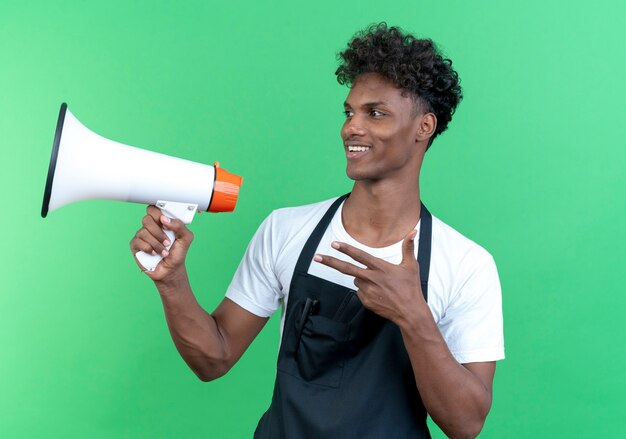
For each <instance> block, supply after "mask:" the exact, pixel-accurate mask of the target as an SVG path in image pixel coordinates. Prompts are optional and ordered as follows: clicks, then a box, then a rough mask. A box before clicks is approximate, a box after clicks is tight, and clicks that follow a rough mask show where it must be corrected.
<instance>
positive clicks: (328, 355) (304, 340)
mask: <svg viewBox="0 0 626 439" xmlns="http://www.w3.org/2000/svg"><path fill="white" fill-rule="evenodd" d="M349 333H350V331H349V326H348V324H347V323H342V322H336V321H333V320H331V319H329V318H328V317H324V316H320V315H310V316H308V318H307V320H306V323H305V324H304V326H303V327H302V332H301V334H300V337H299V338H300V340H299V343H298V345H297V346H295V352H293V354H294V357H295V358H294V357H292V358H290V359H288V358H284V359H283V360H284V361H279V362H278V369H279V370H282V371H283V372H286V373H288V374H290V375H294V376H296V377H298V378H301V379H302V380H304V381H306V382H307V383H311V384H317V385H321V386H328V387H339V385H340V384H341V376H342V374H343V365H344V361H345V352H346V343H347V340H348V336H349ZM294 360H295V366H296V367H295V368H294V367H289V366H292V365H294Z"/></svg>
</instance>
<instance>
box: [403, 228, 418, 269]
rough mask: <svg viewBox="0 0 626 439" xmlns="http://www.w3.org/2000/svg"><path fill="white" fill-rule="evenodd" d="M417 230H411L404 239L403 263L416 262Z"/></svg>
mask: <svg viewBox="0 0 626 439" xmlns="http://www.w3.org/2000/svg"><path fill="white" fill-rule="evenodd" d="M416 235H417V230H411V231H410V232H409V234H408V235H406V237H405V238H404V241H402V265H406V264H415V263H416V262H417V261H416V260H415V236H416Z"/></svg>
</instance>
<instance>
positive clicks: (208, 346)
mask: <svg viewBox="0 0 626 439" xmlns="http://www.w3.org/2000/svg"><path fill="white" fill-rule="evenodd" d="M168 220H169V218H166V217H164V216H162V215H161V211H160V210H159V209H157V208H156V207H154V206H149V207H148V209H147V215H146V216H145V217H144V218H143V220H142V225H143V227H142V228H141V229H139V231H138V232H137V233H136V234H135V236H134V237H133V239H132V240H131V241H130V247H131V250H132V252H133V255H134V254H135V253H137V252H138V251H140V250H142V251H145V252H147V253H152V252H154V254H156V253H157V252H158V253H160V254H161V255H162V256H164V259H163V260H162V261H161V263H159V265H158V266H157V268H156V270H155V271H154V272H145V273H146V275H148V276H149V277H150V278H151V279H152V280H153V281H154V284H155V285H156V287H157V289H158V291H159V295H160V297H161V301H162V302H163V309H164V311H165V319H166V321H167V326H168V328H169V330H170V334H171V336H172V340H173V341H174V344H175V345H176V349H178V352H179V353H180V355H181V356H182V357H183V359H184V360H185V362H186V363H187V364H188V365H189V367H190V368H191V369H192V370H193V371H194V373H195V374H196V375H197V376H198V378H200V379H201V380H202V381H211V380H214V379H216V378H219V377H220V376H222V375H224V374H225V373H226V372H228V371H229V370H230V368H231V367H232V366H233V365H234V364H235V363H236V362H237V360H239V358H240V357H241V356H242V355H243V353H244V352H245V350H246V349H247V348H248V346H249V345H250V343H252V340H254V338H255V337H256V336H257V335H258V333H259V332H260V331H261V329H262V328H263V326H265V324H266V323H267V321H268V319H267V318H263V317H258V316H256V315H254V314H252V313H250V312H248V311H246V310H245V309H243V308H242V307H240V306H239V305H237V304H236V303H235V302H233V301H231V300H230V299H224V300H223V301H222V302H221V303H220V305H219V306H218V307H217V309H216V310H215V311H214V312H213V313H211V314H209V313H208V312H206V311H205V310H204V309H203V308H202V307H201V306H200V304H198V301H197V300H196V298H195V296H194V294H193V291H192V290H191V286H190V285H189V278H188V277H187V270H186V268H185V257H186V255H187V251H188V249H189V246H190V245H191V242H192V241H193V234H192V233H191V231H190V230H189V229H188V228H187V227H186V226H185V225H184V224H183V223H182V222H181V221H178V220H169V221H168ZM162 227H166V228H169V229H170V230H172V231H173V232H174V233H175V235H176V240H175V241H174V244H173V245H172V247H171V248H170V251H169V252H168V251H167V250H166V246H167V245H168V244H169V242H165V241H166V240H167V235H165V233H164V232H163V230H162V229H161V228H162ZM135 262H137V265H139V267H140V268H141V264H139V261H137V259H136V258H135Z"/></svg>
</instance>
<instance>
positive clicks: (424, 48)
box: [335, 22, 463, 147]
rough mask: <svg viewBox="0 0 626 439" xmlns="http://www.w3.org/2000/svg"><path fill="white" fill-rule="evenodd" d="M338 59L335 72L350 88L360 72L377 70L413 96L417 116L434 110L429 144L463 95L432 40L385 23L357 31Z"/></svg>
mask: <svg viewBox="0 0 626 439" xmlns="http://www.w3.org/2000/svg"><path fill="white" fill-rule="evenodd" d="M337 58H338V60H339V61H340V62H341V64H340V65H339V68H338V69H337V71H336V72H335V75H337V82H339V84H341V85H344V84H345V85H348V86H349V87H351V86H352V85H353V84H354V82H355V81H356V79H357V78H358V76H359V75H361V74H364V73H378V74H380V75H382V76H384V77H385V78H387V79H388V80H390V81H391V82H393V83H394V84H395V85H397V86H398V87H399V88H401V89H402V90H403V94H404V95H405V96H406V95H407V94H406V93H408V94H409V95H410V96H411V97H412V98H413V100H414V101H415V114H416V115H417V114H419V113H420V112H422V111H423V112H431V113H434V115H435V116H436V117H437V128H436V129H435V132H434V133H433V135H432V137H431V138H430V141H429V143H428V146H429V147H430V145H431V144H432V142H433V140H434V139H435V137H437V136H438V135H439V134H441V133H442V132H444V131H445V130H446V128H447V127H448V122H450V120H451V119H452V115H453V114H454V111H455V110H456V107H457V105H458V104H459V102H461V99H462V98H463V94H462V91H461V85H460V83H459V76H458V74H457V72H456V71H454V70H453V69H452V61H451V60H449V59H447V58H444V57H443V56H442V54H441V53H440V52H439V50H438V49H437V47H436V45H435V43H434V42H433V41H432V40H430V39H418V38H416V37H414V36H413V35H411V34H407V33H404V32H403V31H402V30H401V29H400V28H398V27H395V26H392V27H388V26H387V24H386V23H384V22H383V23H378V24H374V25H371V26H369V27H368V28H367V29H365V30H363V31H361V32H358V33H357V34H356V35H355V36H354V37H353V38H352V40H351V41H350V42H349V43H348V48H347V49H346V50H344V51H343V52H340V53H339V54H338V55H337Z"/></svg>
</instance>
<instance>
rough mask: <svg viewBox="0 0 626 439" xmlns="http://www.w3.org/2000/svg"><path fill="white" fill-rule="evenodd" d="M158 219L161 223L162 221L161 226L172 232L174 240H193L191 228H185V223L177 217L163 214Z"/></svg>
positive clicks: (183, 241) (189, 242)
mask: <svg viewBox="0 0 626 439" xmlns="http://www.w3.org/2000/svg"><path fill="white" fill-rule="evenodd" d="M160 220H161V223H163V227H165V228H166V229H169V230H171V231H172V232H174V236H176V241H179V240H180V241H182V242H181V244H183V243H184V244H187V245H189V244H191V241H193V233H191V230H189V229H188V228H187V226H186V225H185V223H183V222H182V221H181V220H179V219H171V218H168V217H166V216H165V215H161V218H160Z"/></svg>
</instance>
